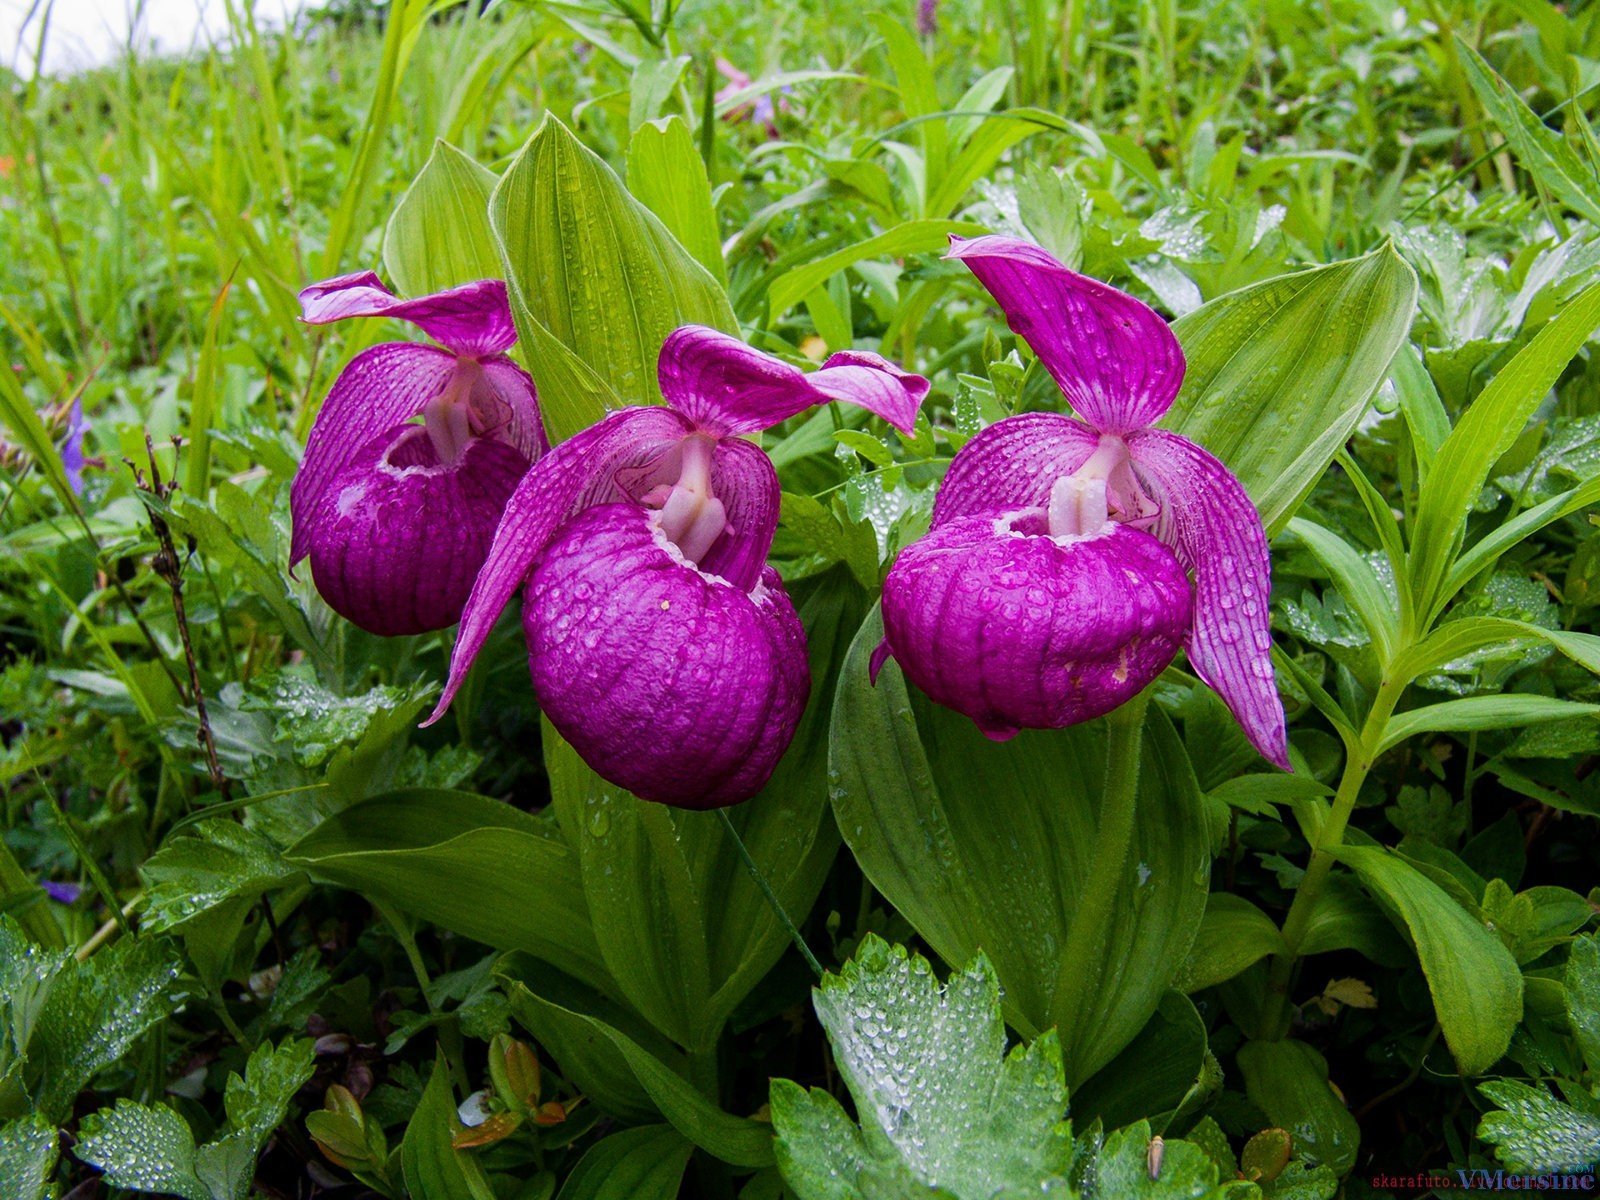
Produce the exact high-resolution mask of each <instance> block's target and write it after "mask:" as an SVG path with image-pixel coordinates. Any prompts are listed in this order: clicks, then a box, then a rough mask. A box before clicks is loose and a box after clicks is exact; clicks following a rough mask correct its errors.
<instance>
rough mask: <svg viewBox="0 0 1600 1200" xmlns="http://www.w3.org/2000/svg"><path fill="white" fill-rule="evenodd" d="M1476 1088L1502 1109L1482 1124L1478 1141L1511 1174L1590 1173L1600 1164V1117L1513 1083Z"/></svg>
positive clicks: (1503, 1081)
mask: <svg viewBox="0 0 1600 1200" xmlns="http://www.w3.org/2000/svg"><path fill="white" fill-rule="evenodd" d="M1478 1090H1479V1091H1480V1092H1482V1093H1483V1094H1484V1095H1485V1096H1487V1097H1488V1098H1489V1099H1490V1100H1492V1101H1494V1103H1495V1104H1496V1105H1498V1106H1499V1107H1498V1108H1497V1109H1495V1110H1494V1111H1493V1112H1488V1113H1485V1114H1484V1116H1483V1120H1481V1121H1479V1122H1478V1137H1479V1139H1480V1140H1482V1141H1485V1142H1489V1143H1491V1144H1492V1145H1493V1146H1494V1148H1495V1156H1496V1157H1497V1158H1499V1159H1500V1161H1501V1162H1503V1163H1505V1165H1506V1166H1507V1167H1508V1168H1510V1169H1511V1170H1513V1171H1518V1172H1525V1173H1527V1174H1531V1175H1537V1174H1544V1173H1547V1172H1559V1171H1590V1170H1593V1169H1594V1165H1595V1163H1596V1162H1600V1116H1596V1115H1595V1114H1594V1113H1592V1112H1584V1111H1583V1110H1582V1109H1578V1108H1574V1107H1573V1106H1572V1105H1570V1104H1565V1103H1563V1102H1562V1101H1560V1100H1557V1099H1556V1098H1555V1097H1554V1096H1552V1095H1551V1094H1550V1093H1549V1092H1547V1091H1545V1090H1544V1089H1542V1088H1532V1087H1529V1086H1528V1085H1527V1084H1525V1083H1519V1082H1517V1081H1516V1080H1514V1079H1496V1080H1494V1081H1493V1082H1491V1083H1481V1084H1479V1085H1478Z"/></svg>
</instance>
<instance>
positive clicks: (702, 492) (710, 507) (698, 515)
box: [660, 433, 728, 565]
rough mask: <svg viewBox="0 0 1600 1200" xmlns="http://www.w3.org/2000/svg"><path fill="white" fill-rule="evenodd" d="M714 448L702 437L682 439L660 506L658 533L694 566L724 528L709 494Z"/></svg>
mask: <svg viewBox="0 0 1600 1200" xmlns="http://www.w3.org/2000/svg"><path fill="white" fill-rule="evenodd" d="M716 445H717V441H716V438H714V437H711V436H709V435H707V434H703V433H692V434H690V435H689V436H688V437H686V438H684V439H683V444H682V453H683V465H682V467H681V468H680V470H679V472H678V481H677V482H676V483H674V484H673V485H672V490H671V491H670V492H668V493H667V497H666V501H665V503H663V504H662V505H661V525H660V528H661V532H662V533H664V534H665V535H666V536H667V537H668V538H669V539H670V540H671V541H672V542H673V544H674V545H676V546H677V547H678V549H679V550H680V551H682V552H683V556H684V558H686V559H688V560H689V561H690V562H691V563H694V564H696V565H698V564H699V562H700V560H701V559H702V558H704V557H705V556H706V553H707V551H709V550H710V549H711V547H712V546H713V545H714V544H715V543H716V540H717V539H718V538H719V537H721V536H722V531H723V530H724V529H726V528H727V527H728V514H727V510H726V509H724V508H723V506H722V501H721V500H718V499H717V498H716V497H715V496H714V495H712V494H711V452H712V451H713V450H715V449H716Z"/></svg>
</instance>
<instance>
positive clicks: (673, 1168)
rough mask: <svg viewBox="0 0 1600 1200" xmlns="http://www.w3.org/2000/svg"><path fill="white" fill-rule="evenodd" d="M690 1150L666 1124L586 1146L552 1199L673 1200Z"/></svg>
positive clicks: (679, 1185) (614, 1134)
mask: <svg viewBox="0 0 1600 1200" xmlns="http://www.w3.org/2000/svg"><path fill="white" fill-rule="evenodd" d="M693 1149H694V1147H693V1146H692V1145H691V1144H690V1143H688V1142H686V1141H684V1140H683V1138H681V1137H680V1136H678V1133H677V1131H676V1130H674V1129H673V1128H672V1126H670V1125H646V1126H644V1127H642V1128H640V1129H624V1130H623V1131H622V1132H620V1133H613V1134H611V1135H610V1136H609V1137H606V1138H602V1139H601V1140H600V1141H598V1142H596V1143H595V1144H594V1145H593V1146H591V1147H589V1149H588V1151H587V1152H586V1153H585V1154H584V1156H583V1157H582V1158H581V1159H579V1160H578V1165H577V1166H575V1167H574V1168H572V1174H570V1175H568V1176H567V1181H566V1182H565V1183H564V1184H562V1185H561V1191H560V1192H559V1193H558V1194H557V1196H556V1200H675V1197H676V1196H677V1195H678V1191H679V1189H680V1188H681V1187H682V1186H683V1170H684V1168H685V1167H686V1166H688V1165H689V1154H690V1152H691V1151H692V1150H693Z"/></svg>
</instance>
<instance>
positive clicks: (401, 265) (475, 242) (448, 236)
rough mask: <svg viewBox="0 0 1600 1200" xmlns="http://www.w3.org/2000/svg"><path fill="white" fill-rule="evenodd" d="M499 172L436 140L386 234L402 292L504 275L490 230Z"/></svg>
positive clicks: (392, 273) (388, 260) (387, 258)
mask: <svg viewBox="0 0 1600 1200" xmlns="http://www.w3.org/2000/svg"><path fill="white" fill-rule="evenodd" d="M496 181H497V177H496V175H495V173H494V172H493V171H491V170H489V168H488V167H485V166H483V165H481V164H480V163H478V162H477V161H476V160H475V159H473V158H472V157H471V156H470V155H468V154H466V153H465V152H463V151H461V150H457V149H456V148H455V147H454V146H452V145H451V144H450V143H449V142H446V141H437V142H435V143H434V144H433V153H432V154H430V155H429V156H428V161H427V162H426V163H425V164H424V165H423V168H422V170H421V171H420V172H419V173H418V175H417V177H416V179H415V180H413V181H412V183H411V186H410V187H409V188H407V189H406V194H405V195H404V196H402V197H400V203H399V204H397V205H396V206H395V210H394V214H393V215H392V216H391V217H390V218H389V224H388V225H387V226H386V227H385V229H384V232H383V265H384V267H385V268H386V269H387V270H388V272H389V278H390V280H391V281H392V282H393V283H394V286H395V288H396V290H398V291H399V293H400V294H401V295H402V296H426V295H429V294H431V293H433V292H442V291H444V290H445V289H446V288H451V287H455V286H457V285H458V284H463V283H471V282H472V281H473V280H475V279H498V278H500V270H501V268H500V254H499V251H497V250H496V249H495V243H494V232H493V231H492V230H491V229H490V228H489V194H490V193H491V192H492V191H494V185H495V183H496Z"/></svg>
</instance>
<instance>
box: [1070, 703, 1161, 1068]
mask: <svg viewBox="0 0 1600 1200" xmlns="http://www.w3.org/2000/svg"><path fill="white" fill-rule="evenodd" d="M1149 704H1150V694H1149V692H1148V691H1145V692H1140V693H1139V694H1138V695H1137V696H1135V697H1134V698H1133V699H1132V700H1130V701H1128V702H1127V703H1126V704H1124V705H1123V706H1122V707H1121V708H1119V709H1117V710H1116V711H1115V712H1113V713H1112V714H1111V715H1110V716H1108V717H1107V718H1106V775H1105V786H1104V788H1103V789H1102V790H1101V793H1100V820H1099V825H1098V828H1097V829H1096V830H1095V841H1094V852H1093V854H1092V856H1091V860H1090V862H1091V865H1090V868H1089V877H1088V878H1087V879H1086V880H1084V884H1083V890H1082V891H1081V892H1079V893H1078V906H1077V911H1076V912H1074V913H1073V915H1072V925H1071V928H1070V929H1069V930H1068V931H1067V944H1066V946H1065V948H1064V949H1063V950H1062V953H1061V965H1060V968H1059V970H1058V974H1057V976H1056V989H1055V993H1054V996H1053V998H1052V1001H1051V1009H1052V1012H1051V1016H1052V1018H1053V1023H1054V1024H1055V1025H1056V1027H1057V1028H1058V1029H1061V1028H1063V1027H1067V1026H1070V1025H1071V1024H1072V1023H1073V1020H1074V1019H1075V1018H1076V1017H1077V1016H1078V1013H1077V1012H1076V1009H1077V1007H1078V1006H1079V1004H1080V1003H1081V1001H1082V1000H1083V999H1085V998H1087V997H1088V996H1089V995H1090V994H1092V992H1093V989H1092V988H1085V987H1083V986H1082V982H1081V981H1082V979H1083V977H1084V972H1086V971H1093V970H1095V966H1094V964H1097V963H1099V961H1100V959H1101V957H1102V953H1103V950H1104V947H1105V941H1106V938H1107V937H1108V936H1109V933H1108V931H1109V929H1110V923H1111V913H1112V911H1113V909H1114V908H1115V906H1116V902H1117V896H1118V893H1119V892H1120V890H1121V887H1122V882H1123V879H1124V876H1125V875H1126V873H1127V865H1128V852H1129V851H1130V850H1131V849H1132V847H1133V834H1134V829H1135V822H1134V815H1135V812H1136V810H1137V807H1138V798H1139V766H1140V760H1141V756H1142V752H1143V746H1144V717H1145V710H1146V709H1147V708H1148V707H1149ZM1096 973H1097V974H1098V972H1096ZM1064 1002H1070V1007H1068V1008H1063V1003H1064ZM1069 1034H1070V1029H1067V1030H1066V1031H1065V1032H1064V1033H1063V1038H1064V1039H1065V1040H1068V1041H1069V1042H1070V1037H1069V1036H1068V1035H1069Z"/></svg>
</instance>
